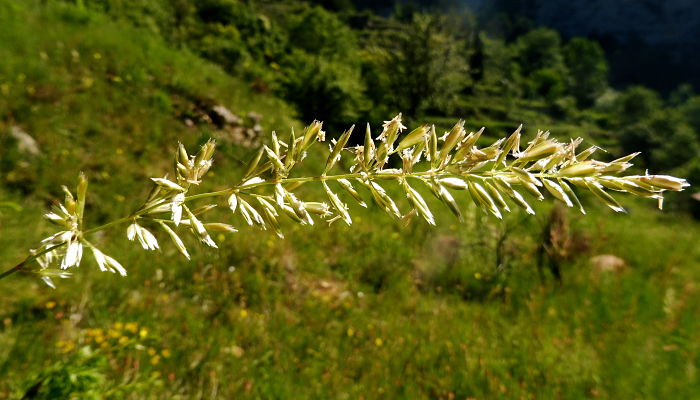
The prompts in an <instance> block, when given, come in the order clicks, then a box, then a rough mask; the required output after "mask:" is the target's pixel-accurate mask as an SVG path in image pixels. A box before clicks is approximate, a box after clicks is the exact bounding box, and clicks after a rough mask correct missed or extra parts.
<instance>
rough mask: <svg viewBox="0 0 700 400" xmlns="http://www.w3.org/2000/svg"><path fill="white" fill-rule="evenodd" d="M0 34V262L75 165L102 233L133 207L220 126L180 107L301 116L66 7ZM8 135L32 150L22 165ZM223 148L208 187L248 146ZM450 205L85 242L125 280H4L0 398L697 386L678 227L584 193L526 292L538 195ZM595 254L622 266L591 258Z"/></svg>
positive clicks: (85, 275)
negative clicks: (182, 244) (528, 204)
mask: <svg viewBox="0 0 700 400" xmlns="http://www.w3.org/2000/svg"><path fill="white" fill-rule="evenodd" d="M0 43H2V45H0V59H1V60H3V61H2V62H1V63H0V135H2V136H0V139H2V140H0V142H1V143H3V147H2V148H0V167H1V168H2V172H3V176H2V179H1V180H0V183H1V184H0V203H1V202H3V201H11V202H14V203H18V204H20V205H21V206H22V210H21V211H14V210H13V209H11V208H0V260H2V264H3V265H4V266H9V265H11V264H13V262H16V261H18V260H20V259H21V258H22V257H23V255H24V252H25V250H26V249H28V248H30V247H32V246H35V244H36V243H37V241H38V240H39V239H40V238H42V237H43V236H45V234H48V233H49V232H51V228H50V227H49V226H48V225H47V224H46V223H45V222H44V221H42V220H41V219H40V215H41V212H42V211H43V210H44V209H45V207H46V205H47V204H48V203H49V202H50V201H51V200H52V199H54V198H55V197H56V196H58V195H60V184H71V185H72V184H73V183H74V182H75V176H76V175H77V172H78V171H80V170H84V171H86V172H87V174H88V176H89V178H90V179H91V186H90V193H89V197H88V201H89V203H90V206H89V208H88V210H87V212H88V215H89V216H90V223H93V224H95V223H100V222H103V221H105V220H108V219H111V218H115V217H119V216H122V215H124V214H126V213H127V212H128V211H130V210H131V209H132V208H133V207H135V206H137V204H139V201H140V200H141V198H142V196H143V194H144V191H145V190H146V189H147V188H148V186H147V185H146V184H145V180H146V178H148V177H151V176H160V175H162V174H164V173H165V172H166V171H167V170H168V169H169V167H170V153H171V150H172V149H174V145H175V143H176V142H177V141H178V140H180V141H183V142H184V143H186V144H187V145H188V146H195V145H196V144H197V143H201V142H202V141H203V140H204V139H205V138H207V137H209V136H210V135H214V136H223V135H225V133H224V132H222V131H220V130H217V129H216V128H215V126H214V125H212V124H209V123H207V122H205V121H199V120H196V119H195V122H196V123H195V125H194V126H191V127H188V126H187V125H186V124H185V123H184V121H185V119H186V118H190V116H191V115H192V114H193V111H192V110H193V109H194V110H195V111H196V110H197V105H198V104H209V103H211V102H212V101H213V102H215V103H221V104H224V105H226V106H227V107H229V108H230V109H231V110H232V111H233V112H235V113H237V114H239V115H245V114H246V113H247V112H248V111H256V112H258V113H260V114H262V115H263V120H262V121H263V125H264V128H265V129H266V130H269V129H277V130H279V131H285V130H286V129H288V127H289V126H298V125H299V124H298V122H295V121H294V120H293V119H292V118H291V117H290V115H292V113H291V111H290V109H289V107H287V106H286V105H285V104H284V103H282V102H280V101H279V100H277V99H274V98H272V97H270V96H268V95H265V94H260V93H254V92H252V91H251V90H249V89H248V88H247V85H245V84H244V83H242V82H240V81H238V80H236V79H233V78H231V77H230V76H228V75H226V74H225V73H223V72H222V71H221V70H220V69H218V68H216V67H215V66H212V65H211V64H208V63H206V62H204V61H202V60H200V59H198V58H197V57H195V56H193V55H192V54H191V53H189V52H187V51H185V50H182V49H173V48H169V47H168V46H166V45H165V44H164V43H163V42H162V41H160V40H159V39H157V38H154V37H152V36H150V35H149V34H147V33H146V32H145V31H140V30H137V29H134V28H131V27H129V26H125V25H121V24H118V23H113V22H110V21H109V19H108V18H107V17H105V16H101V15H99V14H94V13H90V12H85V11H81V10H80V9H78V8H76V7H72V6H67V5H66V6H62V7H59V6H50V7H44V6H40V2H38V1H37V2H26V3H21V4H20V3H16V2H11V1H7V0H2V1H0ZM194 114H196V112H195V113H194ZM192 118H194V116H192ZM12 126H19V127H21V128H22V129H23V130H25V131H26V132H28V133H29V134H30V135H32V136H33V137H34V138H35V139H36V140H37V142H38V143H39V145H40V147H41V149H42V154H41V155H39V156H34V157H31V156H26V155H19V154H18V153H17V152H16V150H15V146H16V144H15V142H14V141H13V140H12V139H10V135H9V131H10V128H11V127H12ZM221 143H222V146H221V149H220V155H219V156H218V157H217V158H216V164H215V167H214V169H213V171H214V173H215V175H214V177H213V183H212V185H214V186H219V185H223V184H224V183H225V182H227V181H231V180H233V179H235V178H236V177H237V176H238V175H239V174H240V169H241V165H242V164H241V163H240V162H239V161H238V160H239V159H242V158H244V157H245V155H247V154H248V153H249V152H250V150H249V149H243V148H240V147H239V146H237V145H235V143H231V142H227V141H226V140H224V139H222V140H221ZM309 161H310V162H311V164H312V165H313V164H314V163H318V162H319V161H320V160H319V159H318V158H314V156H313V155H312V156H311V157H310V159H309ZM303 193H304V195H305V196H310V198H312V197H314V196H318V195H319V193H318V191H317V190H316V189H314V188H308V189H306V191H304V192H303ZM458 200H459V202H460V204H463V205H464V206H465V208H466V209H467V218H466V222H462V223H460V222H457V221H456V220H454V219H452V218H451V216H450V215H449V212H447V211H446V210H440V211H439V212H437V218H438V223H439V228H436V229H435V228H429V227H427V226H425V225H424V224H422V223H421V222H417V223H415V224H414V225H412V226H411V227H409V228H408V229H401V228H399V227H397V226H396V225H395V224H394V223H393V222H392V221H391V220H390V219H389V218H388V217H386V216H384V215H382V214H381V213H379V212H376V211H375V210H371V209H370V210H365V209H361V208H359V207H353V215H355V216H356V217H355V225H353V227H352V228H347V227H344V226H342V225H339V224H334V225H332V226H330V227H326V226H319V227H314V228H299V227H296V226H294V225H292V224H285V225H284V230H285V231H286V232H287V237H286V239H284V240H280V239H278V238H277V237H276V236H274V235H273V234H271V233H268V232H258V231H254V230H251V229H246V228H243V227H242V224H241V221H238V220H234V221H233V222H234V223H235V224H236V225H237V226H241V232H239V233H237V234H233V235H230V236H218V237H216V238H215V239H216V240H217V241H218V242H219V243H220V247H221V249H220V250H219V251H213V250H209V249H203V248H201V247H196V246H195V244H194V242H188V245H189V244H191V245H192V246H191V252H192V255H193V259H192V261H190V262H186V261H185V260H184V259H182V258H181V257H180V256H179V255H178V254H177V252H176V251H175V250H174V248H173V247H172V246H169V245H167V244H166V242H165V239H164V238H163V240H162V244H163V246H162V247H163V250H162V253H160V254H157V255H154V254H146V253H145V252H144V251H142V250H140V249H139V248H137V246H135V245H134V244H132V243H128V242H126V240H125V238H124V232H123V230H121V229H118V230H115V231H112V232H107V233H106V234H105V235H104V236H102V237H97V238H95V241H97V242H98V243H100V244H101V245H102V246H103V247H104V248H105V250H107V251H108V252H109V253H110V254H111V255H113V256H115V257H116V258H118V259H119V260H120V261H121V262H122V263H123V264H124V265H125V266H126V267H127V268H128V270H129V275H128V276H127V277H126V278H119V277H117V276H114V275H112V274H106V273H100V272H99V270H97V267H96V266H94V265H93V264H91V263H90V261H87V262H85V264H84V265H83V266H82V267H81V269H80V270H79V271H77V273H76V276H75V277H74V278H72V279H70V280H64V281H60V282H59V287H58V289H56V290H51V289H50V288H48V287H46V286H43V285H42V284H41V283H39V282H38V281H37V280H36V279H35V278H33V277H25V276H20V275H18V276H12V277H10V278H8V279H6V280H2V281H0V293H1V294H0V398H21V397H22V395H23V394H26V393H29V394H30V395H32V396H34V397H33V398H68V396H69V393H72V394H73V396H74V397H75V398H113V399H150V398H152V399H173V398H182V399H190V398H194V399H199V398H222V399H229V398H353V399H355V398H357V399H359V398H365V399H372V398H411V399H413V398H444V399H463V398H478V399H484V398H514V399H530V398H567V399H569V398H571V399H578V398H695V397H698V396H699V395H700V382H699V381H698V378H697V369H698V367H700V359H699V357H700V348H699V343H700V340H698V339H700V338H698V333H697V332H698V331H700V329H699V328H700V322H698V321H700V318H698V317H699V316H700V300H698V299H699V298H700V297H698V284H699V283H700V248H699V247H698V246H697V237H698V235H700V227H698V225H697V224H696V223H692V222H689V221H687V220H686V219H685V218H684V217H682V216H673V215H667V214H664V213H662V212H659V211H656V210H654V209H653V208H652V206H653V205H650V204H648V203H641V202H636V201H630V199H625V200H626V201H624V203H625V204H628V205H629V206H630V212H629V214H627V215H612V213H611V212H609V211H608V210H605V209H603V208H602V207H598V206H597V205H596V203H594V202H592V201H591V204H590V205H587V206H588V208H589V209H590V215H588V216H585V217H584V216H579V215H576V214H574V213H573V212H572V213H570V214H569V218H570V229H571V231H572V232H574V231H575V232H578V234H577V235H574V236H573V237H574V238H575V239H574V240H575V241H577V243H580V244H581V247H586V248H588V250H587V251H580V252H576V253H574V254H572V257H571V259H570V260H569V261H566V262H565V263H563V270H564V271H563V272H564V281H563V283H562V284H556V283H554V282H553V280H552V279H551V278H549V279H547V280H546V281H545V282H544V283H542V282H541V281H540V280H539V278H538V274H537V244H538V242H539V240H540V238H541V230H542V227H543V225H544V223H545V222H546V215H547V214H548V212H549V210H550V208H551V206H549V205H546V204H542V205H539V207H537V208H538V216H537V217H533V218H529V217H525V216H524V215H522V214H520V213H514V214H513V215H510V216H508V217H507V218H506V220H505V221H503V222H498V221H494V220H493V219H491V218H490V217H487V216H485V215H482V214H480V213H477V212H476V210H474V209H471V208H469V200H468V199H467V198H466V197H459V198H458ZM585 200H586V199H584V201H585ZM437 208H438V207H437V205H436V209H437ZM221 215H225V214H223V213H222V214H221ZM499 243H500V245H499ZM584 245H585V246H584ZM597 254H614V255H617V256H619V257H621V258H623V259H624V260H625V261H626V264H627V266H626V267H625V268H623V269H621V270H619V271H616V272H596V271H595V270H594V269H593V268H592V267H591V266H590V264H589V257H590V256H592V255H597ZM30 398H32V397H30Z"/></svg>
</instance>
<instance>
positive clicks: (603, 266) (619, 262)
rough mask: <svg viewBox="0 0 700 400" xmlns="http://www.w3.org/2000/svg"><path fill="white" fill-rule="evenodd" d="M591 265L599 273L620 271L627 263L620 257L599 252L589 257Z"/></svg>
mask: <svg viewBox="0 0 700 400" xmlns="http://www.w3.org/2000/svg"><path fill="white" fill-rule="evenodd" d="M591 266H592V267H593V270H594V271H596V272H600V273H608V272H622V271H623V270H624V269H625V268H626V267H627V263H626V262H625V260H623V259H622V258H620V257H618V256H615V255H612V254H600V255H597V256H595V257H591Z"/></svg>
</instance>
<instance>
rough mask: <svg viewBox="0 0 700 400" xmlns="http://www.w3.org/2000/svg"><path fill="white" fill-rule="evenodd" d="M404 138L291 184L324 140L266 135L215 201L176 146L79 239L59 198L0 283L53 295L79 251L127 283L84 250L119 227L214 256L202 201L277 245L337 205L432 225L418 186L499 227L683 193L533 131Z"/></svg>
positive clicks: (206, 152)
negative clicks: (30, 275)
mask: <svg viewBox="0 0 700 400" xmlns="http://www.w3.org/2000/svg"><path fill="white" fill-rule="evenodd" d="M404 130H406V127H405V126H404V125H403V124H402V121H401V114H399V115H397V116H396V117H394V118H393V119H391V120H389V121H385V123H384V124H383V126H382V130H381V132H380V133H379V135H377V136H376V137H375V136H373V134H372V130H371V128H370V126H369V125H367V128H366V130H365V135H364V141H363V144H362V145H357V146H354V147H347V144H348V142H349V139H350V137H351V135H352V133H353V132H354V126H352V127H351V128H350V129H348V130H347V131H345V132H344V133H343V134H341V135H340V137H339V138H338V139H337V140H333V141H331V143H330V144H329V154H328V158H327V160H326V163H325V165H324V168H323V170H322V172H321V173H320V174H319V175H316V176H294V172H295V167H296V166H298V165H299V164H300V163H301V162H302V161H303V160H304V158H305V157H306V155H307V152H308V151H309V149H310V148H311V147H312V146H313V145H314V144H316V143H317V142H323V141H324V140H325V132H324V131H323V130H322V123H321V122H318V121H314V122H313V123H311V124H310V125H309V126H308V127H306V129H305V130H304V131H303V132H302V134H301V135H299V136H297V135H295V133H294V131H293V130H292V132H291V134H290V135H289V137H286V138H284V139H282V138H280V137H278V136H277V134H275V133H274V132H273V133H272V135H271V137H270V143H269V145H264V146H262V148H261V149H260V150H259V151H258V152H257V153H256V155H255V157H254V158H253V159H252V161H251V162H250V164H249V165H248V168H247V170H246V172H245V173H244V174H243V177H242V179H241V181H240V182H238V183H236V184H233V185H231V186H230V187H229V188H227V189H225V190H220V191H215V192H204V193H193V192H194V191H195V190H196V188H197V187H198V185H199V184H200V183H201V182H202V179H203V178H204V177H205V175H206V173H207V172H208V171H209V169H210V168H211V167H212V157H213V155H214V150H215V147H216V146H215V143H214V141H212V140H210V141H208V142H206V143H205V144H204V145H203V146H202V147H201V148H200V149H199V151H198V152H197V153H196V154H189V153H188V152H187V149H185V147H184V146H183V145H182V144H180V145H179V146H178V148H177V151H176V153H175V162H174V171H173V174H174V175H173V176H174V178H173V179H170V178H168V176H167V175H166V176H164V177H154V178H151V181H152V183H153V188H152V190H151V192H150V194H149V195H148V197H147V198H146V201H145V202H144V203H143V204H142V205H141V206H140V207H139V208H137V209H136V211H134V212H133V213H131V214H130V215H128V216H126V217H124V218H120V219H118V220H115V221H112V222H110V223H107V224H105V225H102V226H98V227H95V228H90V229H86V227H85V226H84V225H83V217H84V210H85V198H86V192H87V186H88V183H87V179H86V177H85V175H83V174H80V176H79V180H78V186H77V188H76V191H75V195H73V193H72V192H71V191H70V190H68V189H67V188H66V187H64V188H63V190H64V192H65V200H64V201H63V202H62V203H59V204H57V205H55V206H54V207H53V208H52V210H51V211H50V212H48V213H47V214H45V217H46V218H47V219H48V220H49V221H51V222H52V223H54V224H56V225H58V226H59V227H60V230H59V231H58V232H56V233H55V234H53V235H51V236H49V237H47V238H46V239H44V240H42V241H41V243H40V246H39V247H38V248H37V249H35V250H32V251H31V252H30V255H29V256H28V257H27V258H26V259H25V260H24V261H22V262H21V263H20V264H18V265H17V266H15V267H14V268H12V269H10V270H8V271H6V272H4V273H2V274H0V279H1V278H3V277H5V276H7V275H9V274H10V273H12V272H15V271H18V270H25V271H29V272H34V273H37V274H39V275H40V276H41V278H42V279H43V280H44V282H46V283H47V284H48V285H50V286H54V283H53V280H52V278H55V277H59V278H65V277H68V276H69V272H68V270H70V269H72V268H75V267H78V266H80V264H81V263H82V261H83V250H84V249H85V248H88V249H90V251H91V253H92V256H93V258H94V259H95V261H96V263H97V265H98V267H99V268H100V270H102V271H110V272H114V273H119V274H120V275H126V269H125V268H124V267H123V266H122V265H121V264H120V263H119V262H118V261H117V260H115V259H113V258H112V257H110V256H108V255H106V254H104V253H103V252H102V251H101V250H99V249H97V248H96V247H95V246H94V245H93V244H92V243H91V242H89V241H88V239H87V238H88V236H89V235H90V234H92V233H95V232H98V231H102V230H105V229H109V228H112V227H115V226H118V225H127V228H126V236H127V238H128V239H129V240H132V241H136V242H138V243H139V245H140V246H141V247H143V248H144V249H145V250H156V249H158V248H160V244H159V242H158V239H157V234H158V232H160V233H161V234H164V235H162V236H164V237H166V238H169V240H170V241H171V242H172V244H173V245H174V246H175V247H176V248H177V249H178V251H179V252H180V253H181V254H182V255H183V256H184V257H185V258H187V259H189V258H190V255H189V252H188V250H187V248H186V247H185V244H184V241H183V240H182V239H181V235H182V233H183V232H184V231H189V232H190V233H192V234H193V235H194V236H195V237H197V238H198V239H199V240H200V241H201V242H202V243H203V244H205V245H207V246H210V247H214V248H216V247H217V244H216V242H215V241H214V240H213V238H212V236H211V232H224V233H230V232H236V231H237V230H236V228H235V227H234V226H232V225H229V224H226V223H221V222H205V221H204V216H205V214H206V213H207V211H209V210H211V209H213V208H214V207H215V206H216V204H215V203H209V204H204V205H202V206H200V207H197V208H192V207H193V206H192V205H193V204H194V202H195V201H197V200H202V199H216V198H221V199H225V201H226V203H227V205H228V208H229V209H230V210H231V213H233V214H234V215H239V216H240V217H241V219H242V220H243V221H244V222H245V223H246V224H247V225H250V226H258V227H260V228H261V229H267V230H271V231H273V232H275V233H276V234H277V235H278V236H279V237H283V236H284V234H283V232H282V231H281V228H280V223H279V220H280V218H283V217H284V218H289V219H290V220H292V221H294V222H296V223H299V224H301V225H313V224H314V223H315V221H316V220H317V219H322V220H326V221H328V222H329V223H330V222H334V221H342V222H343V223H345V224H347V225H351V224H352V222H353V221H352V217H351V215H350V208H349V207H348V205H347V203H346V202H345V201H354V202H357V203H358V204H359V205H360V206H362V207H367V204H368V202H369V201H368V199H371V201H372V202H374V203H375V204H376V205H377V207H379V208H380V209H382V210H384V211H385V212H386V213H388V214H389V215H390V216H392V217H393V218H395V219H396V220H397V221H401V222H402V223H404V224H407V223H409V222H410V221H411V220H412V219H414V218H416V217H418V218H421V219H423V220H425V221H426V222H427V223H428V224H430V225H435V224H436V221H435V217H434V214H433V211H432V210H431V206H430V205H429V202H428V201H426V200H425V199H424V198H423V195H421V193H420V192H419V191H418V190H417V189H416V187H417V186H418V185H420V186H423V187H425V188H426V189H427V190H428V191H429V192H431V193H432V194H433V195H434V197H435V199H437V201H438V202H441V203H443V204H444V205H445V206H446V207H447V208H448V209H449V210H450V211H451V212H452V213H453V214H455V216H456V217H458V218H462V211H461V210H462V207H461V206H460V205H459V204H458V203H457V201H456V200H455V197H454V195H453V191H464V192H466V193H468V194H469V197H471V200H472V201H473V203H474V204H475V205H476V207H478V208H479V209H481V210H483V211H484V212H486V213H488V214H491V215H493V216H495V217H496V218H502V217H503V213H504V212H511V211H512V209H513V208H522V209H523V210H525V212H526V213H528V214H534V210H533V208H532V207H531V206H530V204H529V203H528V200H527V199H526V197H525V196H524V195H523V193H526V194H529V195H530V196H532V197H534V198H535V199H537V200H542V199H544V194H545V193H548V194H549V195H551V196H552V197H553V198H555V199H556V200H558V201H560V202H562V203H564V204H565V205H566V206H568V207H576V208H578V209H579V210H580V211H581V212H582V213H584V214H585V210H584V208H583V206H582V205H581V202H580V201H579V199H578V194H577V191H578V192H579V193H581V192H589V193H591V194H592V195H593V196H595V197H596V198H598V199H599V200H600V201H601V202H603V203H604V204H605V205H607V206H608V207H610V208H611V209H612V210H614V211H616V212H623V211H624V208H623V207H622V206H621V205H620V204H619V203H618V202H617V200H616V199H615V198H614V197H613V196H612V195H611V192H621V193H629V194H632V195H636V196H641V197H647V198H651V199H655V200H657V201H658V202H659V206H661V204H662V200H663V194H664V192H665V191H669V190H670V191H681V190H683V189H684V188H685V187H687V186H689V185H688V183H687V182H686V181H685V180H684V179H680V178H676V177H672V176H667V175H648V174H645V175H624V173H625V171H626V170H627V169H628V168H630V167H631V166H632V164H631V162H630V161H631V160H632V159H633V158H634V157H635V156H637V155H638V154H639V153H634V154H630V155H627V156H625V157H621V158H618V159H616V160H613V161H609V162H603V161H596V160H593V159H591V156H592V155H593V154H594V153H595V152H596V150H598V148H597V147H596V146H591V147H588V148H586V149H584V150H582V151H578V147H579V145H580V144H581V142H582V140H581V139H575V140H571V141H570V142H569V143H561V142H559V141H557V140H556V139H553V138H550V137H549V132H543V131H539V132H537V134H536V135H535V137H534V139H532V140H531V141H530V142H528V143H527V144H524V145H522V144H521V130H522V126H520V127H518V129H516V130H515V132H513V133H512V134H511V135H510V136H509V137H507V138H503V139H499V140H497V141H495V142H494V143H492V144H491V145H489V146H486V147H481V148H480V147H478V146H477V141H478V140H479V138H480V137H481V135H482V133H483V131H484V128H481V129H480V130H478V131H476V132H469V133H468V132H467V131H466V129H465V128H464V122H463V121H460V122H458V123H456V124H455V125H454V127H453V128H452V129H451V130H450V131H448V132H445V133H444V134H443V135H442V136H438V134H437V132H436V129H435V126H428V125H422V126H419V127H417V128H415V129H414V130H412V131H410V132H409V133H407V134H405V135H402V134H403V131H404ZM521 147H524V148H521ZM392 156H396V157H397V158H400V161H401V163H400V168H389V167H387V166H389V165H391V164H390V162H389V161H390V159H391V157H392ZM343 157H347V158H348V159H349V160H352V161H351V164H350V166H349V168H348V169H347V170H345V171H338V172H337V173H336V172H335V170H336V169H338V165H339V163H338V161H340V160H341V159H342V158H343ZM397 161H398V160H397ZM308 182H320V184H321V186H322V187H323V190H324V191H325V194H326V199H325V201H324V200H318V199H316V200H313V201H307V200H302V199H301V198H299V197H298V196H297V194H296V193H295V189H296V188H298V187H299V186H300V185H301V184H304V183H308ZM391 182H394V183H395V184H397V185H398V187H399V188H400V189H401V190H402V191H403V193H404V195H405V196H406V204H407V205H408V208H407V209H405V210H402V208H403V207H400V204H403V203H401V202H397V199H396V198H394V197H392V196H391V195H390V194H389V192H388V191H387V190H386V185H387V184H389V183H391ZM359 188H363V189H359ZM574 189H576V190H574ZM362 192H364V193H362ZM339 193H340V194H339ZM341 194H342V196H341ZM344 198H346V199H347V200H344ZM161 240H162V239H161ZM33 261H36V264H32V262H33Z"/></svg>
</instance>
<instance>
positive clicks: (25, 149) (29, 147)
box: [10, 126, 41, 156]
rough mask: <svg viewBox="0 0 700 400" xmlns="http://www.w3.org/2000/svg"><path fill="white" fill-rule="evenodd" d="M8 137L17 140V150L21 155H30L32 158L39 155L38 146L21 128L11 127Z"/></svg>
mask: <svg viewBox="0 0 700 400" xmlns="http://www.w3.org/2000/svg"><path fill="white" fill-rule="evenodd" d="M10 136H12V137H13V138H15V140H17V150H19V151H20V152H21V153H25V154H31V155H33V156H38V155H39V154H41V149H40V148H39V144H38V143H37V142H36V140H34V138H33V137H31V136H30V135H29V134H28V133H27V132H25V131H23V130H22V128H20V127H18V126H13V127H12V128H11V129H10Z"/></svg>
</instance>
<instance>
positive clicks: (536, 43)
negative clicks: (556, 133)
mask: <svg viewBox="0 0 700 400" xmlns="http://www.w3.org/2000/svg"><path fill="white" fill-rule="evenodd" d="M513 47H514V53H515V55H516V56H515V58H516V60H517V62H518V65H519V67H520V73H521V76H522V86H523V87H525V88H526V89H527V91H528V94H529V95H530V96H532V97H544V98H546V99H548V100H554V99H556V98H558V97H560V96H561V95H563V94H564V90H563V89H564V88H565V87H566V81H567V76H568V71H567V69H566V65H565V64H564V57H563V55H562V52H561V38H560V37H559V34H558V33H557V32H556V31H553V30H551V29H546V28H537V29H533V30H532V31H530V32H528V33H526V34H525V35H522V36H520V37H519V38H518V40H517V41H516V42H515V44H514V45H513Z"/></svg>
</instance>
